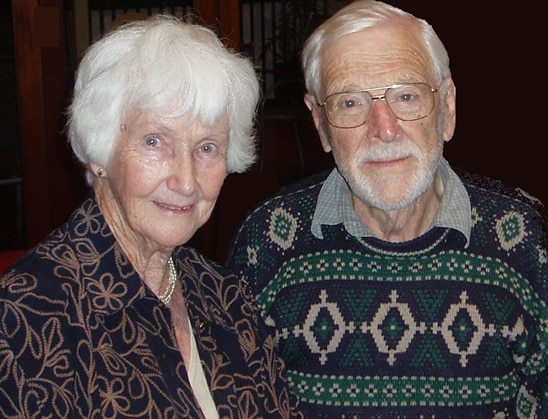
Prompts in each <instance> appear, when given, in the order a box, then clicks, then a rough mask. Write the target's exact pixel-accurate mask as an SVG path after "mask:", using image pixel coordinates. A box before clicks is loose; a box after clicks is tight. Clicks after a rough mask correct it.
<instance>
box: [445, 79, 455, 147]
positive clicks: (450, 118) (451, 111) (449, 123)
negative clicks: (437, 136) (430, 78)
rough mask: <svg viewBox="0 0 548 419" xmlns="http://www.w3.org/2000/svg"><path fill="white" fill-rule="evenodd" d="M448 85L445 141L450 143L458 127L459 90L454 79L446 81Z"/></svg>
mask: <svg viewBox="0 0 548 419" xmlns="http://www.w3.org/2000/svg"><path fill="white" fill-rule="evenodd" d="M444 83H447V86H446V92H447V93H446V95H445V101H444V103H443V104H442V106H443V108H444V109H443V116H444V121H443V140H444V141H445V142H448V141H450V140H451V138H453V134H454V133H455V127H456V125H457V109H456V108H457V88H456V87H455V83H453V79H452V78H449V79H446V80H445V81H444Z"/></svg>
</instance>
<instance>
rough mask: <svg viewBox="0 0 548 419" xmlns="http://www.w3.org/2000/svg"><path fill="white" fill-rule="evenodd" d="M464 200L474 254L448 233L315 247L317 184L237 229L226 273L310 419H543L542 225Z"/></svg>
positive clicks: (527, 215) (546, 282)
mask: <svg viewBox="0 0 548 419" xmlns="http://www.w3.org/2000/svg"><path fill="white" fill-rule="evenodd" d="M465 186H466V188H467V190H468V192H469V195H470V200H471V204H472V216H473V227H472V234H471V241H470V245H469V247H468V248H465V238H464V236H463V235H462V234H461V233H459V232H457V231H455V230H451V229H445V228H434V229H431V230H430V231H429V232H428V233H426V234H424V235H423V236H422V237H420V238H417V239H415V240H412V241H409V242H405V243H387V242H383V241H380V240H377V239H374V238H361V239H359V238H355V237H353V236H351V235H349V234H348V233H347V232H346V230H345V229H344V227H343V226H342V225H336V226H325V225H324V226H322V232H323V234H324V239H323V240H320V239H318V238H316V237H314V236H313V235H312V233H311V231H310V224H311V221H312V216H313V214H314V208H315V204H316V199H317V196H318V193H319V190H320V188H321V183H318V184H313V185H311V186H308V187H305V188H303V189H297V190H294V191H291V192H289V193H286V194H282V195H280V196H277V197H275V198H274V199H272V200H270V201H268V202H266V203H264V204H263V205H261V206H260V207H259V208H258V209H257V210H255V211H254V212H253V213H252V214H250V216H249V217H248V219H247V220H246V221H245V222H244V224H243V225H242V227H241V229H240V231H239V232H238V234H237V236H236V238H235V241H234V243H233V246H232V251H231V254H230V256H229V260H228V262H229V265H231V267H232V268H233V269H234V270H235V271H236V272H239V273H240V274H241V275H243V277H244V278H245V279H246V280H247V281H249V282H250V283H251V284H252V286H253V287H254V289H255V292H256V297H257V301H258V304H259V307H260V309H261V312H262V314H263V316H264V317H265V319H266V320H267V323H268V324H269V325H271V326H272V327H273V331H274V333H275V334H276V338H277V342H278V348H279V351H280V354H281V355H282V358H283V359H284V361H285V363H286V366H287V369H288V375H289V378H290V381H291V384H292V387H293V389H294V391H295V392H296V394H297V396H298V397H299V398H300V400H301V402H302V405H303V407H304V409H305V413H306V414H305V416H306V417H310V418H419V417H424V418H430V417H431V418H444V419H445V418H493V417H497V418H506V417H507V418H514V417H523V418H541V417H547V412H546V409H547V407H546V399H547V392H548V388H547V387H546V385H547V365H548V310H547V304H546V302H547V295H548V278H547V251H546V235H545V232H544V231H543V229H542V220H541V219H540V215H539V214H538V212H536V211H535V210H534V209H533V208H532V207H531V206H529V205H527V204H526V203H524V202H523V201H522V200H518V199H515V198H512V197H509V196H506V195H503V194H500V193H498V192H496V191H489V190H485V189H482V188H478V187H476V186H473V185H470V184H465ZM544 221H545V220H544Z"/></svg>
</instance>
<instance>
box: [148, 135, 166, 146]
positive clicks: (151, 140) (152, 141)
mask: <svg viewBox="0 0 548 419" xmlns="http://www.w3.org/2000/svg"><path fill="white" fill-rule="evenodd" d="M161 143H162V141H161V140H160V139H159V138H158V137H157V136H156V135H149V136H147V137H146V138H145V144H146V145H147V146H148V147H158V146H159V145H160V144H161Z"/></svg>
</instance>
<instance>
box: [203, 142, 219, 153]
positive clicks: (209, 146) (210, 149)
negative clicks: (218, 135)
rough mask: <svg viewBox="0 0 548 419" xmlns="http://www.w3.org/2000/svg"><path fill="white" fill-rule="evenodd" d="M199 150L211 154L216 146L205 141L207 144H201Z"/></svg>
mask: <svg viewBox="0 0 548 419" xmlns="http://www.w3.org/2000/svg"><path fill="white" fill-rule="evenodd" d="M200 150H201V151H202V153H206V154H211V153H213V152H215V151H216V150H217V146H215V145H214V144H211V143H207V144H203V145H202V146H201V147H200Z"/></svg>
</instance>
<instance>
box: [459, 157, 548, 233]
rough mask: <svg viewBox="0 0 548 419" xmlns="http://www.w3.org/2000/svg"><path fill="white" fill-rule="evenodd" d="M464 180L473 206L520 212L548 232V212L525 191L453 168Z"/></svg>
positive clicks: (537, 200)
mask: <svg viewBox="0 0 548 419" xmlns="http://www.w3.org/2000/svg"><path fill="white" fill-rule="evenodd" d="M453 169H454V170H455V172H456V173H457V175H458V176H459V177H460V179H461V180H462V183H463V184H464V186H465V188H466V190H467V191H468V194H469V196H470V200H471V205H472V206H473V207H476V208H478V209H487V210H489V209H493V210H495V209H498V210H502V211H504V210H509V209H510V208H512V209H514V210H517V211H519V212H520V213H522V214H524V215H525V216H527V217H531V218H533V219H535V220H538V221H539V223H540V224H541V225H542V227H543V229H544V231H548V210H547V208H546V206H545V205H544V204H543V203H542V202H541V201H540V200H539V199H537V198H536V197H534V196H532V195H530V194H528V193H527V192H526V191H524V190H523V189H520V188H518V187H513V186H509V185H507V184H505V183H504V182H502V181H500V180H498V179H494V178H491V177H488V176H483V175H478V174H475V173H470V172H467V171H464V170H462V169H458V168H453Z"/></svg>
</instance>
